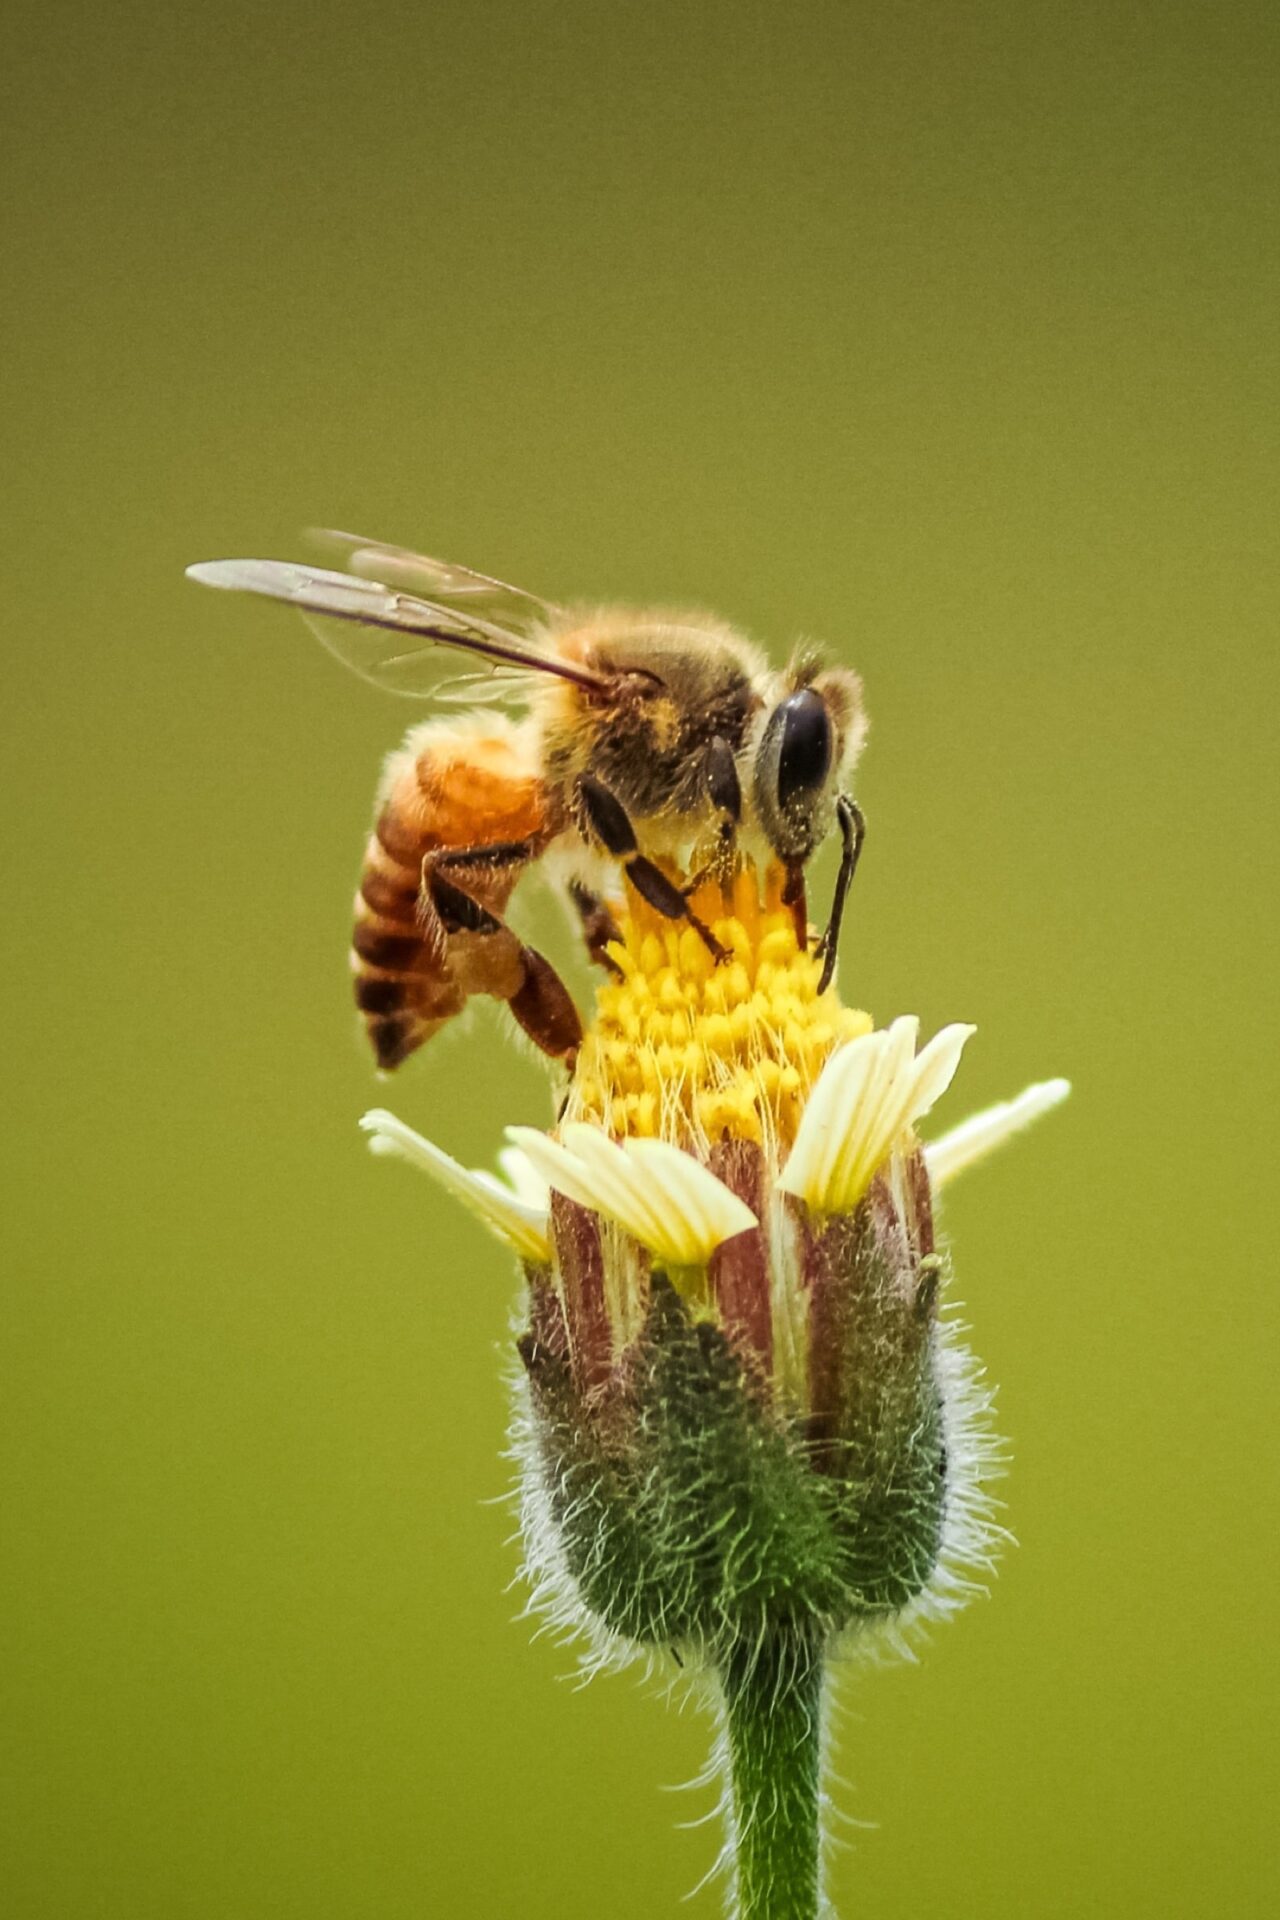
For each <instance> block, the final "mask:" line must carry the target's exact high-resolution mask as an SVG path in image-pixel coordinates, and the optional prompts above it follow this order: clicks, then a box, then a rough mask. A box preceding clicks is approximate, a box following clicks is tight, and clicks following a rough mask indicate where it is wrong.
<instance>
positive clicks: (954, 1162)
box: [924, 1080, 1071, 1187]
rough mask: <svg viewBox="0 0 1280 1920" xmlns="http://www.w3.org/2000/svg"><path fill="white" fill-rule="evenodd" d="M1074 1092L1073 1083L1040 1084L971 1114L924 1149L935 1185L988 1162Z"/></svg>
mask: <svg viewBox="0 0 1280 1920" xmlns="http://www.w3.org/2000/svg"><path fill="white" fill-rule="evenodd" d="M1070 1091H1071V1082H1070V1081H1069V1080H1041V1081H1038V1082H1037V1083H1036V1084H1035V1085H1034V1086H1031V1087H1027V1088H1025V1089H1024V1090H1023V1092H1021V1093H1020V1094H1018V1095H1016V1096H1015V1098H1014V1099H1012V1100H1001V1101H999V1102H998V1103H997V1105H995V1106H994V1107H984V1108H983V1110H982V1112H981V1113H975V1114H971V1115H970V1117H969V1118H968V1119H967V1120H962V1121H961V1122H960V1125H959V1126H958V1127H952V1129H951V1131H950V1133H944V1134H943V1135H942V1136H941V1138H940V1139H938V1140H932V1141H930V1143H929V1145H928V1146H927V1147H926V1148H925V1150H924V1157H925V1161H926V1163H927V1165H928V1168H929V1178H930V1179H931V1180H932V1182H933V1184H934V1186H935V1187H943V1186H945V1185H946V1184H947V1182H948V1181H949V1180H954V1179H955V1177H956V1175H957V1174H958V1173H963V1172H964V1171H965V1170H966V1168H968V1167H972V1166H974V1165H975V1164H976V1163H977V1162H978V1161H979V1160H985V1159H986V1157H987V1155H988V1154H989V1153H994V1152H995V1150H996V1148H997V1147H1002V1146H1003V1145H1004V1144H1005V1141H1006V1140H1012V1138H1013V1136H1014V1135H1015V1134H1016V1133H1021V1132H1022V1130H1023V1128H1024V1127H1029V1126H1031V1125H1032V1123H1033V1122H1034V1121H1036V1120H1038V1119H1039V1118H1040V1116H1041V1114H1044V1113H1051V1112H1052V1111H1053V1109H1054V1107H1058V1106H1061V1104H1062V1102H1063V1101H1064V1100H1065V1099H1066V1097H1067V1095H1068V1094H1069V1093H1070Z"/></svg>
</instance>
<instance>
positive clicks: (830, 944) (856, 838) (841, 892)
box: [815, 793, 867, 993]
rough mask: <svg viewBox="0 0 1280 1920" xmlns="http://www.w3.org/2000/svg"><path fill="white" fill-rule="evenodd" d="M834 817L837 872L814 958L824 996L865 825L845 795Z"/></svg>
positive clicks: (834, 959)
mask: <svg viewBox="0 0 1280 1920" xmlns="http://www.w3.org/2000/svg"><path fill="white" fill-rule="evenodd" d="M836 818H837V820H839V822H840V838H841V842H842V845H841V849H840V871H839V873H838V874H837V875H836V891H835V897H834V899H833V900H832V902H831V918H830V919H829V920H828V922H827V930H826V932H825V933H824V934H823V936H822V938H821V940H819V942H818V945H817V948H816V949H815V955H816V958H817V959H819V960H821V962H822V978H821V979H820V980H819V982H818V992H819V993H825V992H826V990H827V988H828V987H829V986H830V985H831V982H832V979H833V978H834V976H835V970H836V955H837V953H838V951H839V947H840V922H841V921H842V920H843V918H844V903H845V901H846V900H847V898H848V896H849V887H850V885H851V883H852V881H853V876H854V874H855V873H856V872H857V868H858V855H859V854H860V853H861V852H862V843H863V841H864V840H865V839H866V837H867V823H866V820H865V819H864V818H863V814H862V809H861V807H859V806H855V804H854V802H853V801H852V800H850V799H849V798H848V796H847V795H846V794H843V793H842V794H841V795H840V797H839V799H838V800H837V801H836Z"/></svg>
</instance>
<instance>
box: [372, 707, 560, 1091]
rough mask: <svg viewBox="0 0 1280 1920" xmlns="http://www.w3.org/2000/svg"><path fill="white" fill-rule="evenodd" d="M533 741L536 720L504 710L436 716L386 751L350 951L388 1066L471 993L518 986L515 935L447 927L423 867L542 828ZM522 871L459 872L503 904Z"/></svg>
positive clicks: (484, 900)
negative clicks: (519, 721) (495, 936)
mask: <svg viewBox="0 0 1280 1920" xmlns="http://www.w3.org/2000/svg"><path fill="white" fill-rule="evenodd" d="M535 745H536V742H535V740H534V739H532V738H531V737H530V734H529V732H528V731H527V730H526V729H524V728H521V727H518V726H516V725H515V724H513V723H512V722H510V721H507V720H504V718H503V717H502V716H499V715H485V716H484V717H483V719H482V720H477V721H474V722H469V721H466V720H451V721H444V720H433V721H428V722H427V723H426V725H424V726H421V727H417V728H415V729H414V730H413V732H411V733H410V735H409V737H408V739H407V740H406V741H405V744H404V746H403V747H402V748H401V749H400V751H399V752H398V753H395V754H393V755H392V757H391V759H390V761H389V762H388V765H387V770H386V774H385V776H384V778H383V782H382V786H381V788H380V790H379V796H378V814H377V819H376V822H375V825H374V830H373V833H372V835H371V837H370V839H369V844H368V846H367V847H366V849H365V856H364V866H363V869H362V871H361V876H360V890H359V892H358V893H357V895H356V903H355V905H356V924H355V933H354V935H353V938H352V955H351V964H352V969H353V972H354V974H355V994H356V1005H357V1006H358V1007H359V1009H360V1011H361V1013H362V1014H363V1016H364V1021H365V1025H366V1027H367V1028H368V1032H369V1039H370V1041H371V1042H372V1044H373V1050H374V1053H375V1054H376V1056H377V1061H378V1065H379V1066H380V1067H382V1068H386V1069H389V1068H391V1067H397V1066H399V1064H400V1062H401V1061H402V1060H405V1059H407V1058H408V1056H409V1054H411V1053H412V1052H414V1050H415V1049H416V1048H418V1047H420V1046H421V1045H422V1043H423V1041H424V1040H429V1039H430V1038H431V1035H432V1034H433V1033H435V1032H436V1031H437V1029H438V1028H440V1027H442V1026H443V1025H444V1024H445V1022H446V1021H447V1020H451V1019H452V1018H453V1016H454V1015H455V1014H457V1013H460V1012H461V1011H462V1009H463V1007H464V1006H465V1005H466V1002H467V1000H468V998H469V997H470V995H471V994H472V993H476V992H492V993H496V994H498V995H499V997H501V998H507V997H509V992H508V987H509V983H508V982H507V981H506V979H505V977H504V974H503V972H502V969H503V967H504V965H505V966H506V967H508V968H509V966H510V964H511V962H510V959H509V953H508V946H507V944H506V943H504V942H503V941H502V940H497V941H494V940H492V939H490V940H489V941H488V942H487V943H485V942H481V941H479V940H478V938H477V936H476V935H475V934H469V933H466V932H458V933H450V932H448V931H446V928H445V926H444V925H443V923H442V921H441V919H440V916H439V915H438V914H437V913H436V912H435V911H434V909H433V907H432V905H431V902H430V900H429V899H426V898H424V895H423V887H422V869H423V860H424V859H425V858H426V857H427V856H429V855H430V854H432V853H438V852H440V851H441V850H444V849H454V848H459V847H483V846H486V845H490V844H492V843H495V842H499V841H518V840H525V839H529V838H531V837H533V838H537V837H538V836H540V835H542V834H543V832H544V826H545V817H546V809H545V805H544V792H543V785H542V781H541V779H540V777H539V774H538V772H537V767H536V761H535V756H534V747H535ZM521 871H522V867H521V866H520V865H519V864H513V865H508V866H502V867H496V868H489V869H485V868H477V869H474V870H473V869H466V870H465V872H464V871H462V870H459V872H458V879H459V881H460V882H461V883H462V884H465V886H466V889H467V891H468V892H469V893H471V894H472V895H474V897H475V898H476V899H477V900H479V901H480V902H481V904H482V905H483V906H484V907H486V908H487V909H488V910H489V911H490V912H491V913H493V914H496V915H501V914H502V913H503V911H504V910H505V908H506V904H507V899H508V897H509V895H510V893H511V890H512V888H513V887H514V885H515V883H516V881H517V880H518V878H519V877H520V873H521ZM495 969H496V971H495Z"/></svg>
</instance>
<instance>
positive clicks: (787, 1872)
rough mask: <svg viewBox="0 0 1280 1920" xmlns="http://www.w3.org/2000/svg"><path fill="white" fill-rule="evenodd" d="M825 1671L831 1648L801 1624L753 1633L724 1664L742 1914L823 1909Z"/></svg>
mask: <svg viewBox="0 0 1280 1920" xmlns="http://www.w3.org/2000/svg"><path fill="white" fill-rule="evenodd" d="M822 1681H823V1658H822V1649H821V1647H820V1646H819V1645H818V1644H817V1643H816V1642H815V1641H813V1640H811V1639H809V1638H807V1637H804V1636H801V1635H799V1634H778V1635H776V1636H774V1637H772V1638H770V1639H767V1640H763V1641H760V1642H752V1643H750V1644H746V1643H744V1644H742V1645H740V1646H739V1647H738V1648H737V1649H736V1650H735V1651H734V1652H733V1653H732V1654H731V1655H730V1657H729V1659H728V1660H727V1661H726V1662H725V1664H724V1666H723V1668H722V1669H721V1673H720V1684H721V1688H722V1690H723V1694H724V1707H725V1721H726V1726H727V1730H728V1737H729V1771H730V1780H731V1785H732V1790H733V1840H734V1863H735V1872H736V1884H737V1906H736V1910H735V1911H736V1914H737V1920H817V1916H818V1914H819V1913H820V1912H821V1911H822V1902H821V1890H820V1880H821V1868H820V1849H821V1803H822V1779H821V1774H822Z"/></svg>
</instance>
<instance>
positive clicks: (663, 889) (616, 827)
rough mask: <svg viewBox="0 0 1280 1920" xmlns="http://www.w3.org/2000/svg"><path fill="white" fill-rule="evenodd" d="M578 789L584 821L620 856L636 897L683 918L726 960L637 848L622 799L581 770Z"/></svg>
mask: <svg viewBox="0 0 1280 1920" xmlns="http://www.w3.org/2000/svg"><path fill="white" fill-rule="evenodd" d="M578 792H579V794H580V795H581V798H582V808H583V812H584V813H585V814H586V818H587V825H588V826H589V827H590V829H591V831H592V833H593V834H594V835H595V837H596V839H597V840H599V842H600V844H601V845H602V846H603V848H604V850H605V852H606V853H609V854H612V855H613V857H614V859H615V860H621V862H622V870H623V872H624V873H625V874H626V876H627V879H628V880H629V881H630V882H631V884H632V886H633V887H634V888H635V890H636V892H637V893H638V894H639V895H640V898H641V899H642V900H647V901H648V903H649V905H650V906H651V907H652V908H653V909H654V910H655V912H657V913H660V914H662V916H663V918H664V919H667V920H684V921H687V922H688V924H689V925H690V926H691V927H692V928H693V930H694V932H695V933H696V934H697V935H698V938H699V939H700V940H701V941H702V943H703V945H704V946H705V947H706V948H707V951H708V952H709V953H710V954H711V955H712V956H713V957H714V959H715V960H716V961H717V962H719V961H721V960H727V959H728V958H729V950H728V948H727V947H723V946H721V944H720V942H719V941H718V940H717V939H716V937H715V935H714V933H712V931H711V929H710V927H708V926H705V925H704V924H703V922H702V921H701V920H699V918H698V916H697V914H696V913H694V912H693V911H692V910H691V908H690V906H689V902H688V901H687V900H686V899H685V896H684V894H683V893H682V892H681V890H680V888H679V887H678V886H677V885H676V883H675V881H674V880H669V879H668V878H667V876H666V874H665V873H664V872H663V871H662V868H661V867H658V866H655V865H654V863H653V861H652V860H650V859H648V858H647V856H646V855H645V854H643V853H641V852H640V849H639V846H638V844H637V842H636V835H635V828H634V827H633V826H632V824H631V822H630V820H629V819H628V818H627V811H626V808H625V807H624V806H623V804H622V802H621V801H620V800H618V799H617V798H616V797H615V796H614V795H613V794H612V793H610V791H609V789H608V787H605V786H602V785H601V784H600V782H599V781H598V780H593V779H592V778H591V777H590V775H589V774H583V776H582V777H581V779H580V780H579V781H578Z"/></svg>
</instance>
